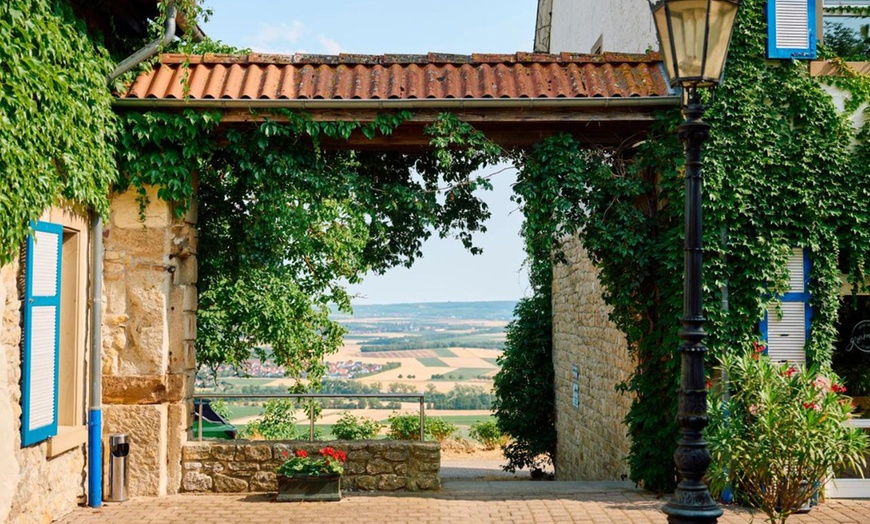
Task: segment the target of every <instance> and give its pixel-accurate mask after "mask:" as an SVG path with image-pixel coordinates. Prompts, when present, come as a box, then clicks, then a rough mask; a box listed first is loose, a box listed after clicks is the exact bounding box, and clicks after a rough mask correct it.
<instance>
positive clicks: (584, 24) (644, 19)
mask: <svg viewBox="0 0 870 524" xmlns="http://www.w3.org/2000/svg"><path fill="white" fill-rule="evenodd" d="M551 2H552V16H551V21H550V25H549V29H550V38H549V43H550V48H549V51H550V52H551V53H561V52H563V51H567V52H574V53H589V52H591V51H592V46H593V45H595V42H596V41H597V40H598V37H599V36H601V35H602V34H603V35H604V40H603V44H604V45H603V50H604V51H616V52H621V53H644V52H646V51H647V50H648V49H652V50H658V41H657V39H656V33H655V26H654V25H653V21H652V15H651V14H650V10H649V3H648V2H647V0H546V1H545V0H540V1H539V6H543V5H549V4H550V3H551ZM539 8H540V7H539ZM539 20H540V14H539ZM539 31H540V28H539ZM536 41H537V39H536Z"/></svg>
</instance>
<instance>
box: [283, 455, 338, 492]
mask: <svg viewBox="0 0 870 524" xmlns="http://www.w3.org/2000/svg"><path fill="white" fill-rule="evenodd" d="M284 458H285V459H286V460H285V461H284V463H283V464H281V465H280V466H278V469H277V473H278V501H281V502H286V501H309V500H311V501H314V500H341V474H342V473H344V462H345V461H346V460H347V454H346V453H345V452H344V451H338V450H336V449H334V448H332V447H325V448H322V449H321V450H320V451H318V452H317V454H316V455H314V456H312V455H310V454H309V453H308V452H307V451H305V450H303V449H300V450H296V451H295V452H294V454H293V456H290V453H289V452H286V451H285V452H284Z"/></svg>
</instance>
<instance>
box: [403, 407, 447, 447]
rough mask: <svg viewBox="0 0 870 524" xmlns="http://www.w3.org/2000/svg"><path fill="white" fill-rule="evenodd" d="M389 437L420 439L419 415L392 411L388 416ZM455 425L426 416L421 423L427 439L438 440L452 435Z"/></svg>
mask: <svg viewBox="0 0 870 524" xmlns="http://www.w3.org/2000/svg"><path fill="white" fill-rule="evenodd" d="M388 420H389V422H390V431H389V433H388V435H389V437H390V438H391V439H395V440H420V416H419V415H415V414H409V415H400V414H398V413H393V414H392V415H390V416H389V418H388ZM457 429H458V428H457V427H456V426H454V425H453V424H451V423H449V422H447V421H446V420H444V419H442V418H438V417H426V419H425V422H424V423H423V435H424V436H425V437H426V438H427V439H435V440H437V441H438V442H441V441H443V440H444V439H447V438H450V437H451V436H453V435H454V434H455V433H456V431H457Z"/></svg>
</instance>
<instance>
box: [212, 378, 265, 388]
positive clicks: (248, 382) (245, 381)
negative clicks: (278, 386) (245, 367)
mask: <svg viewBox="0 0 870 524" xmlns="http://www.w3.org/2000/svg"><path fill="white" fill-rule="evenodd" d="M218 380H219V381H221V382H227V383H229V384H232V385H234V386H265V385H266V384H268V383H269V382H272V381H274V380H275V378H273V377H226V378H219V379H218Z"/></svg>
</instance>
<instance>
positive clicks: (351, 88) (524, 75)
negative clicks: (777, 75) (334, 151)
mask: <svg viewBox="0 0 870 524" xmlns="http://www.w3.org/2000/svg"><path fill="white" fill-rule="evenodd" d="M660 62H661V57H660V56H659V55H658V54H657V53H650V54H646V55H630V54H620V53H604V54H603V55H581V54H573V53H561V54H559V55H547V54H541V53H516V54H515V55H503V54H473V55H453V54H443V53H429V54H428V55H402V54H389V55H357V54H341V55H337V56H328V55H306V54H296V55H270V54H250V55H218V54H206V55H201V56H186V55H178V54H165V55H162V56H161V60H160V63H158V64H157V65H156V66H155V67H154V69H153V70H151V71H149V72H146V73H143V74H141V75H139V77H138V78H136V80H135V81H134V82H133V84H132V85H131V86H129V88H128V89H127V91H126V92H125V93H123V94H121V98H132V99H135V98H140V99H141V98H156V99H180V98H182V97H183V96H184V90H183V87H182V79H183V78H184V77H185V76H188V78H189V82H190V90H189V96H190V98H191V99H194V100H196V99H228V100H237V99H241V100H245V99H251V100H280V99H290V100H293V99H299V100H303V99H308V100H320V99H322V100H385V99H446V98H465V99H467V98H478V99H480V98H514V99H517V98H587V97H653V96H668V95H669V94H670V92H669V89H668V87H667V83H666V81H665V79H664V78H663V75H662V70H661V67H660V65H661V64H660ZM185 67H187V68H189V72H188V73H189V74H188V75H184V74H183V73H184V68H185Z"/></svg>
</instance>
